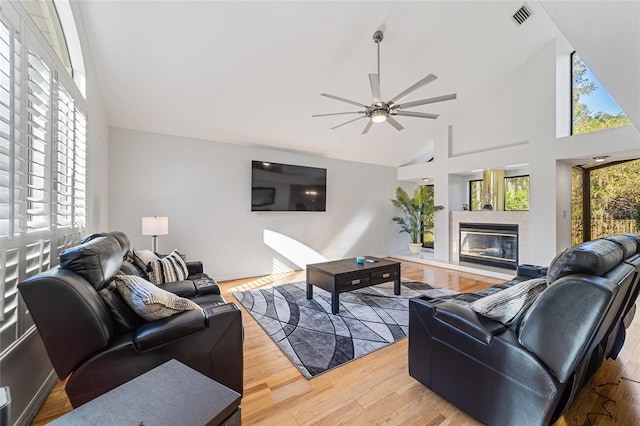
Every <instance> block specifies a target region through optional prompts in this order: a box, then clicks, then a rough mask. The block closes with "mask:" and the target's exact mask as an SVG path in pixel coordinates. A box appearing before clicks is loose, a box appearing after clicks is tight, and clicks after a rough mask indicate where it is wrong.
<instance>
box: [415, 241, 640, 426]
mask: <svg viewBox="0 0 640 426" xmlns="http://www.w3.org/2000/svg"><path fill="white" fill-rule="evenodd" d="M639 240H640V238H638V237H637V236H634V235H627V236H619V237H617V238H613V239H611V240H595V241H591V242H588V243H584V244H580V245H578V246H574V247H570V248H568V249H566V250H565V251H563V252H562V253H560V254H559V255H558V256H556V258H555V259H554V261H553V262H552V264H551V265H550V267H549V271H548V275H547V279H548V281H549V287H548V288H547V289H546V290H545V291H544V292H542V293H541V295H540V296H539V297H538V298H537V300H536V301H535V302H534V304H533V305H532V306H531V307H530V308H529V309H528V311H527V312H526V314H525V315H524V317H523V318H522V320H521V321H520V322H518V323H516V324H513V325H510V326H505V325H503V324H502V323H500V322H497V321H494V320H492V319H489V318H486V317H484V316H482V315H480V314H478V313H476V312H475V311H473V310H472V309H471V308H470V307H468V306H465V304H464V303H460V302H459V301H455V300H451V301H446V300H444V301H443V300H428V299H411V300H410V302H409V374H410V375H411V376H412V377H414V378H415V379H417V380H418V381H420V382H421V383H423V384H424V385H425V386H427V387H428V388H430V389H432V390H433V391H435V392H436V393H438V394H439V395H441V396H443V397H444V398H445V399H447V400H449V401H450V402H452V403H453V404H454V405H456V406H457V407H458V408H460V409H462V410H463V411H465V412H467V413H468V414H470V415H471V416H473V417H475V418H476V419H478V420H480V421H481V422H483V423H486V424H491V425H545V424H549V423H551V422H552V421H554V420H555V419H557V417H558V416H559V415H560V414H562V413H563V412H564V411H565V410H566V409H567V408H568V407H569V406H570V405H571V403H572V402H573V400H574V398H575V396H576V395H577V393H578V392H579V390H580V389H581V388H582V386H583V385H584V384H585V383H586V382H587V380H588V379H589V378H590V377H591V376H592V374H593V373H594V372H595V371H596V370H597V369H598V368H599V367H600V365H601V364H602V362H603V360H604V359H605V358H606V357H607V356H608V357H614V356H616V355H617V352H616V351H617V350H619V347H621V345H622V343H623V341H624V332H623V331H622V332H621V331H620V329H621V328H622V330H624V328H625V326H628V323H630V321H631V319H632V318H633V314H634V313H635V298H636V297H637V295H638V270H639V269H638V268H639V266H640V260H639V256H638V251H639V250H640V246H639V243H638V241H639ZM621 339H622V341H621Z"/></svg>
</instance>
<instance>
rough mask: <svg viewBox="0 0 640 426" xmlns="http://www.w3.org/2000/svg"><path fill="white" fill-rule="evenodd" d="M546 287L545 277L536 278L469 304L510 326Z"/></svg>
mask: <svg viewBox="0 0 640 426" xmlns="http://www.w3.org/2000/svg"><path fill="white" fill-rule="evenodd" d="M546 288H547V280H546V279H545V278H534V279H531V280H528V281H522V282H520V283H518V284H515V285H513V286H511V287H509V288H506V289H504V290H500V291H498V292H495V293H493V294H491V295H489V296H486V297H483V298H482V299H478V300H476V301H475V302H473V303H471V304H469V307H470V308H471V309H473V310H474V311H476V312H477V313H479V314H480V315H482V316H485V317H487V318H491V319H493V320H495V321H498V322H501V323H502V324H504V325H507V326H508V325H510V324H511V322H512V321H513V319H514V318H516V317H517V316H518V314H519V313H520V312H522V311H523V310H526V309H528V308H529V306H531V304H532V303H533V302H534V301H535V300H536V298H537V297H538V296H539V295H540V293H542V292H543V291H544V290H545V289H546Z"/></svg>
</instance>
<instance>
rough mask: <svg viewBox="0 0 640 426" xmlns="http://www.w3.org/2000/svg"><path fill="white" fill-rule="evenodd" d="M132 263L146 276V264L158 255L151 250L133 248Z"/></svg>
mask: <svg viewBox="0 0 640 426" xmlns="http://www.w3.org/2000/svg"><path fill="white" fill-rule="evenodd" d="M132 257H133V263H134V265H136V266H137V267H138V268H139V269H140V270H141V271H142V273H143V274H144V275H143V276H144V277H146V276H147V265H148V264H149V262H151V261H152V260H157V259H159V258H158V256H156V254H155V253H154V252H152V251H151V250H135V249H134V250H133V256H132Z"/></svg>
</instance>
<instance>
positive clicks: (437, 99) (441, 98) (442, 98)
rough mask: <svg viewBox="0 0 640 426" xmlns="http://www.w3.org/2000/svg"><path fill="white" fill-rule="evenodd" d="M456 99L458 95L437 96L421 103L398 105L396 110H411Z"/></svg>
mask: <svg viewBox="0 0 640 426" xmlns="http://www.w3.org/2000/svg"><path fill="white" fill-rule="evenodd" d="M455 98H456V94H455V93H452V94H450V95H444V96H436V97H435V98H429V99H422V100H420V101H413V102H407V103H406V104H402V105H396V106H395V107H394V108H411V107H414V106H418V105H426V104H435V103H436V102H443V101H450V100H452V99H455Z"/></svg>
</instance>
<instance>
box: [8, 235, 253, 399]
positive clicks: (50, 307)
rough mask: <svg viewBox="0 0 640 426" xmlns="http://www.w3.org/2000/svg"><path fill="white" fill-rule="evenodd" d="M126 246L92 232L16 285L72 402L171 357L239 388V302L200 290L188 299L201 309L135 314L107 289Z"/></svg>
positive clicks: (118, 271) (240, 363)
mask: <svg viewBox="0 0 640 426" xmlns="http://www.w3.org/2000/svg"><path fill="white" fill-rule="evenodd" d="M127 250H128V248H127ZM123 252H126V250H124V251H123V247H122V246H121V245H120V243H119V242H118V240H117V239H116V238H115V237H114V236H113V235H99V236H95V237H94V238H91V239H89V240H88V241H86V242H85V243H83V244H80V245H79V246H76V247H72V248H70V249H67V250H64V251H63V252H62V253H61V254H60V265H59V266H57V267H54V268H52V269H50V270H49V271H46V272H44V273H40V274H37V275H35V276H33V277H31V278H28V279H27V280H25V281H24V282H21V283H20V284H19V285H18V288H19V291H20V293H21V295H22V297H23V299H24V301H25V303H26V304H27V306H28V308H29V311H30V313H31V315H32V317H33V320H34V322H35V324H36V327H37V329H38V332H39V333H40V336H41V337H42V340H43V342H44V345H45V347H46V350H47V353H48V355H49V358H50V359H51V363H52V364H53V367H54V369H55V370H56V373H57V375H58V377H59V378H60V379H64V378H66V377H67V376H69V379H68V381H67V384H66V387H65V390H66V392H67V395H68V397H69V400H70V401H71V404H72V405H73V406H74V407H78V406H80V405H82V404H84V403H86V402H88V401H90V400H92V399H94V398H96V397H98V396H100V395H102V394H103V393H105V392H107V391H109V390H111V389H113V388H115V387H117V386H119V385H121V384H123V383H125V382H127V381H129V380H131V379H133V378H134V377H136V376H138V375H140V374H143V373H145V372H147V371H149V370H151V369H153V368H154V367H156V366H158V365H160V364H162V363H164V362H166V361H168V360H170V359H176V360H178V361H180V362H182V363H183V364H186V365H187V366H189V367H191V368H193V369H195V370H197V371H199V372H201V373H202V374H204V375H206V376H208V377H210V378H212V379H214V380H216V381H218V382H219V383H222V384H224V385H226V386H228V387H229V388H231V389H233V390H235V391H237V392H239V393H242V390H243V389H242V386H243V383H242V381H243V348H242V345H243V329H242V318H241V312H240V310H239V309H238V308H237V307H236V305H234V304H233V303H225V302H224V299H223V298H222V296H220V295H218V294H197V292H195V294H194V295H193V296H192V297H191V299H192V300H193V301H195V302H196V303H198V304H199V305H200V306H201V307H202V308H203V310H191V311H186V312H182V313H179V314H176V315H173V316H171V317H169V318H165V319H161V320H157V321H145V320H143V319H141V318H140V317H137V318H135V319H132V318H133V317H135V314H133V316H132V313H131V312H124V310H125V309H126V308H127V307H126V306H125V305H124V304H123V300H122V299H118V297H117V296H118V295H117V294H115V293H114V292H113V289H110V288H109V284H110V282H111V280H112V278H113V277H114V276H115V275H116V274H118V273H121V272H120V269H121V267H122V265H123ZM100 292H102V296H101V293H100ZM110 297H111V299H110ZM114 300H115V301H116V303H113V302H114ZM118 310H123V312H124V313H122V312H121V313H118Z"/></svg>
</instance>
